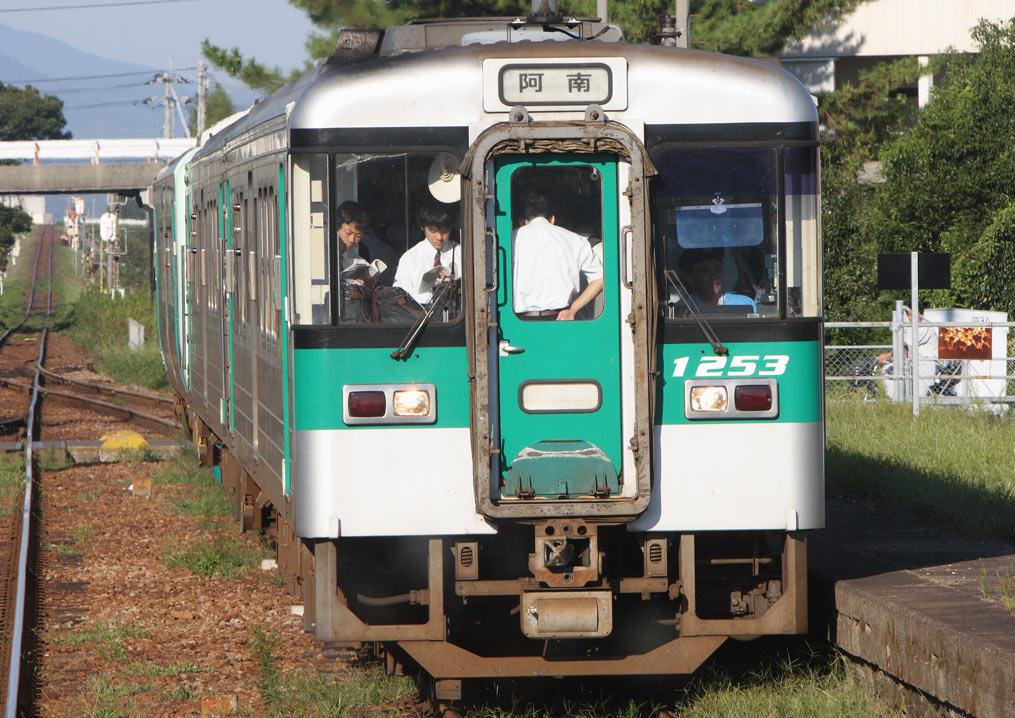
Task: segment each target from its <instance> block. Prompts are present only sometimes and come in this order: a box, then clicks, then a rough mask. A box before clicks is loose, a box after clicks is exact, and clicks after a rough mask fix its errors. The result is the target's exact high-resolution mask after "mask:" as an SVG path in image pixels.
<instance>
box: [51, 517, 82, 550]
mask: <svg viewBox="0 0 1015 718" xmlns="http://www.w3.org/2000/svg"><path fill="white" fill-rule="evenodd" d="M91 538H92V527H91V526H89V525H88V524H78V525H77V526H75V527H74V531H73V533H72V535H71V542H70V543H61V544H50V546H51V547H52V548H53V550H54V551H56V552H57V553H59V554H63V555H65V556H82V555H84V554H86V553H88V549H89V545H88V544H89V543H90V541H91Z"/></svg>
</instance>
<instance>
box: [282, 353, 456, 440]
mask: <svg viewBox="0 0 1015 718" xmlns="http://www.w3.org/2000/svg"><path fill="white" fill-rule="evenodd" d="M293 370H294V372H295V374H294V383H295V392H294V393H295V404H296V405H295V409H296V412H295V413H296V430H297V431H311V430H316V429H377V428H378V427H377V426H360V427H348V426H346V425H345V423H344V422H343V421H342V387H343V386H344V385H346V384H410V383H423V382H429V383H431V384H433V385H434V386H435V387H436V389H437V423H436V424H393V425H392V426H399V427H406V428H412V427H427V426H430V427H433V426H439V427H444V428H449V427H467V426H468V425H469V378H468V371H469V366H468V360H467V357H466V355H465V347H423V348H420V349H416V350H415V351H414V352H413V353H412V356H411V357H410V358H409V359H408V361H395V360H393V359H392V358H391V348H380V349H377V348H371V349H296V350H294V351H293Z"/></svg>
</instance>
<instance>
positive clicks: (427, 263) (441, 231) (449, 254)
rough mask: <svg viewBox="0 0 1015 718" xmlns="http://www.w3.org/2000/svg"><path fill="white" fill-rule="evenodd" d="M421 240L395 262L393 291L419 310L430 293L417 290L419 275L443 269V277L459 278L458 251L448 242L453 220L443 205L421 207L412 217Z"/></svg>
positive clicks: (459, 249)
mask: <svg viewBox="0 0 1015 718" xmlns="http://www.w3.org/2000/svg"><path fill="white" fill-rule="evenodd" d="M416 219H417V221H418V223H419V227H420V229H421V230H422V231H423V239H422V240H420V241H419V242H417V243H416V244H415V245H413V246H412V247H410V248H409V249H408V250H407V251H406V252H405V253H404V254H403V255H402V257H401V258H400V259H399V260H398V269H397V270H396V272H395V285H394V286H395V288H396V289H401V290H402V291H403V292H405V293H406V294H408V295H409V296H410V297H412V299H413V300H415V302H416V304H418V305H419V306H424V305H426V304H429V303H430V298H431V294H432V292H431V290H430V289H428V288H421V287H420V283H421V282H422V280H423V275H424V274H426V273H427V272H429V271H431V270H433V268H434V267H443V268H444V270H445V272H446V275H447V276H450V277H458V276H460V275H461V265H462V247H461V245H460V244H458V242H456V241H455V240H453V239H452V238H451V232H452V230H453V229H454V226H455V220H454V216H453V215H452V214H451V211H450V210H449V209H448V207H447V206H446V205H443V204H436V203H431V204H425V205H423V206H422V207H421V208H420V210H419V212H418V213H417V215H416Z"/></svg>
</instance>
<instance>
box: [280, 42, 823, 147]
mask: <svg viewBox="0 0 1015 718" xmlns="http://www.w3.org/2000/svg"><path fill="white" fill-rule="evenodd" d="M606 58H618V59H619V60H621V61H622V62H623V63H624V65H625V66H626V84H627V88H628V98H627V102H626V107H625V108H624V109H621V110H615V111H613V112H610V108H609V107H607V108H606V109H607V114H608V116H612V118H613V119H617V120H621V121H623V120H625V119H626V120H637V121H642V122H645V123H647V124H648V123H651V124H728V123H788V122H816V121H817V110H816V108H815V105H814V101H813V99H812V97H811V95H810V93H809V92H808V91H807V89H806V88H805V87H804V86H803V85H802V84H801V83H800V82H799V81H798V80H797V79H796V78H795V77H793V76H792V75H791V74H790V73H788V72H786V71H785V70H783V69H782V68H781V67H779V66H778V65H777V64H775V63H773V62H769V61H766V60H755V59H750V58H743V57H733V56H729V55H722V54H719V53H714V52H705V51H700V50H687V49H678V48H669V47H660V46H653V45H632V44H627V43H623V42H617V43H601V42H596V43H589V42H574V41H572V42H528V41H524V42H518V43H506V42H501V43H496V44H477V45H469V46H466V47H454V48H451V47H449V48H445V49H441V50H434V51H429V52H419V53H413V54H402V55H393V56H389V57H377V58H375V59H371V60H368V61H365V62H359V63H355V64H347V65H340V66H336V67H335V68H334V69H332V70H331V71H330V72H325V73H322V74H321V75H320V76H319V77H316V78H315V79H314V81H313V82H312V83H311V84H310V85H308V86H307V87H306V89H305V90H304V91H303V93H302V95H301V96H300V98H299V100H298V101H297V102H296V105H295V107H294V108H293V110H292V114H291V116H290V118H289V126H290V128H291V129H303V128H307V129H310V128H340V127H386V126H395V125H401V126H417V127H448V126H468V125H472V124H474V123H482V122H489V121H491V120H493V121H496V119H498V118H499V117H500V116H499V115H498V113H496V112H489V111H487V110H486V109H484V82H487V83H488V82H489V81H490V78H489V75H486V76H484V71H483V68H484V63H485V62H486V61H488V60H498V59H499V60H510V61H518V62H523V61H534V62H537V63H538V62H540V61H547V62H565V63H566V62H568V61H569V60H573V61H575V62H576V63H580V62H589V61H596V60H600V59H606ZM582 109H583V108H582ZM529 110H530V112H536V111H538V110H539V108H533V107H529ZM506 112H507V109H506V108H505V109H504V113H506ZM572 112H573V111H572Z"/></svg>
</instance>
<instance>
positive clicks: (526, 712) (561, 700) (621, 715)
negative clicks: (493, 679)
mask: <svg viewBox="0 0 1015 718" xmlns="http://www.w3.org/2000/svg"><path fill="white" fill-rule="evenodd" d="M755 645H765V646H767V647H768V648H767V649H762V650H758V649H749V648H747V647H745V646H737V645H734V646H733V647H732V650H726V649H723V650H722V655H723V658H722V659H720V660H718V661H717V662H715V663H713V664H710V667H706V668H704V669H703V670H702V671H701V672H699V673H698V674H696V675H695V676H694V677H693V678H692V679H691V680H690V682H688V683H679V682H676V681H670V680H669V679H657V680H653V681H651V682H649V683H647V684H643V683H642V682H641V681H639V680H637V679H631V680H622V681H617V680H616V679H614V680H613V681H610V682H609V684H608V685H607V686H604V685H603V681H599V682H598V683H597V684H595V685H586V684H581V685H580V686H575V685H572V686H569V687H568V688H566V689H563V688H562V687H561V686H560V685H559V684H549V685H546V686H545V687H543V688H540V687H538V686H537V687H536V694H535V695H533V694H532V693H530V692H529V690H527V689H528V688H530V687H531V686H530V684H525V685H524V686H520V688H521V690H517V691H516V690H508V691H503V690H501V689H500V688H499V686H500V685H501V684H499V683H491V684H489V685H490V688H489V689H488V690H489V691H490V692H492V693H493V695H492V696H491V697H490V698H489V699H487V700H486V701H485V702H482V703H477V704H476V705H473V706H471V707H470V708H469V709H468V710H467V711H466V716H467V718H655V716H657V715H658V714H659V711H660V710H664V709H665V710H669V711H670V712H671V713H673V714H675V715H679V716H680V717H681V718H742V716H779V718H902V713H901V712H899V711H895V710H893V709H892V708H890V707H888V706H887V705H886V704H884V703H883V702H881V701H880V700H878V699H877V698H875V697H874V696H872V695H871V693H870V691H869V689H868V688H866V687H865V686H863V685H861V684H860V683H859V682H857V681H854V680H853V679H852V678H851V676H850V675H849V670H848V664H847V662H846V660H845V659H844V658H843V657H842V656H841V655H840V654H838V653H837V652H836V651H834V650H832V649H830V648H823V649H814V648H812V647H810V646H807V645H805V644H802V643H800V642H798V641H793V642H790V643H787V644H785V645H780V642H779V641H778V640H776V641H772V640H767V639H762V642H761V643H759V644H755ZM720 666H722V667H720ZM726 666H729V668H726ZM613 683H616V685H617V686H618V687H619V689H618V688H615V687H614V686H613ZM667 686H669V687H667ZM643 690H644V692H645V693H646V694H649V695H651V697H648V696H647V695H646V696H642V695H639V693H640V692H641V691H643ZM632 694H634V695H632Z"/></svg>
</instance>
